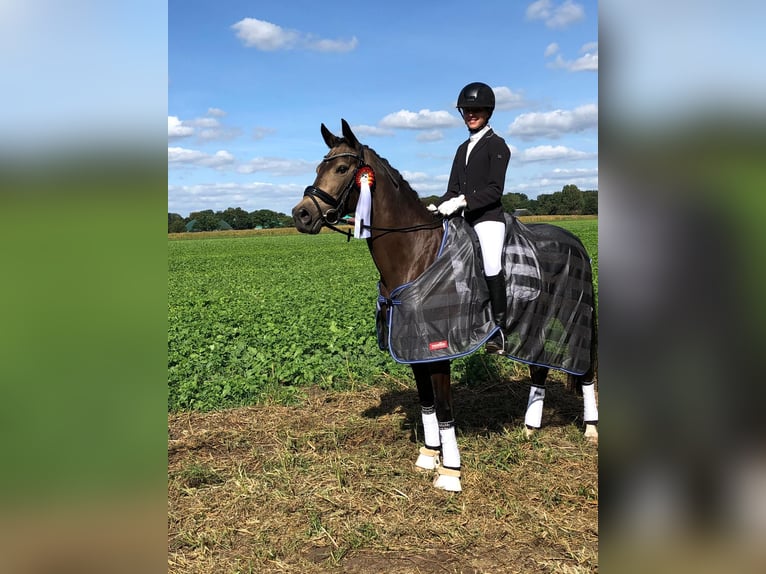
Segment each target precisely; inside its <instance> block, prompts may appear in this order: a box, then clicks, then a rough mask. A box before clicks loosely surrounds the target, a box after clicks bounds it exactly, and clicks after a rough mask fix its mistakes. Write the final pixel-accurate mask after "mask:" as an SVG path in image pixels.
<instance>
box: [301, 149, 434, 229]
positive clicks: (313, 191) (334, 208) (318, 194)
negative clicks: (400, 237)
mask: <svg viewBox="0 0 766 574" xmlns="http://www.w3.org/2000/svg"><path fill="white" fill-rule="evenodd" d="M339 157H353V158H354V159H356V160H357V162H358V163H357V167H356V170H355V171H354V173H353V174H352V176H351V179H350V180H349V182H348V185H346V187H345V188H344V189H343V191H342V192H341V194H340V196H339V197H338V198H337V199H336V198H334V197H333V196H332V195H330V194H329V193H327V192H326V191H324V190H322V189H320V188H318V187H316V186H314V185H309V186H307V187H306V189H305V190H304V191H303V196H304V197H308V198H310V199H311V201H313V202H314V206H315V207H316V208H317V211H318V212H319V213H320V214H321V216H322V222H323V224H324V225H325V227H328V228H330V229H332V230H333V231H337V232H338V233H340V234H342V235H345V236H346V241H347V242H348V241H351V237H353V235H354V234H353V233H351V232H350V231H343V230H342V229H339V228H338V227H336V226H337V224H338V223H339V221H340V214H341V213H343V212H345V211H346V200H348V197H349V195H350V194H351V190H352V189H354V182H355V180H356V172H357V171H359V168H361V167H362V166H364V165H365V163H364V148H362V150H361V154H360V155H357V154H355V153H351V152H344V153H338V154H335V155H328V156H326V157H325V158H324V159H322V163H326V162H328V161H330V160H333V159H336V158H339ZM385 171H386V173H388V177H389V179H390V180H391V181H392V182H393V183H394V185H395V186H396V187H398V184H397V183H396V181H394V178H393V177H392V176H391V173H390V172H389V171H388V170H385ZM317 198H318V199H321V200H322V201H324V202H325V203H326V204H327V205H329V206H330V209H328V210H327V211H325V212H322V210H321V208H320V207H319V202H318V201H317ZM444 219H445V217H443V216H442V217H440V218H439V219H438V220H437V221H434V222H433V223H421V224H419V225H411V226H408V227H375V226H373V225H365V224H364V222H362V227H363V228H364V229H369V230H370V231H382V232H385V233H409V232H412V231H420V230H422V229H436V228H437V227H440V226H441V225H442V222H443V221H444Z"/></svg>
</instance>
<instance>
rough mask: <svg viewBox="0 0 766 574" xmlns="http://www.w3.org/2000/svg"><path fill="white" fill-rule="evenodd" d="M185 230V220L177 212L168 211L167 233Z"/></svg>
mask: <svg viewBox="0 0 766 574" xmlns="http://www.w3.org/2000/svg"><path fill="white" fill-rule="evenodd" d="M184 231H186V221H185V220H184V218H183V217H181V216H180V215H179V214H178V213H168V233H182V232H184Z"/></svg>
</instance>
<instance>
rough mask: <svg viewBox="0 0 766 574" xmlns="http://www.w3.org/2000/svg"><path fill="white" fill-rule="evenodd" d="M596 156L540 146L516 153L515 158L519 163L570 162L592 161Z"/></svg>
mask: <svg viewBox="0 0 766 574" xmlns="http://www.w3.org/2000/svg"><path fill="white" fill-rule="evenodd" d="M597 156H598V154H595V153H589V152H584V151H578V150H576V149H572V148H570V147H565V146H560V145H557V146H552V145H541V146H536V147H531V148H527V149H525V150H524V151H522V152H520V153H517V154H516V156H515V158H516V159H517V160H519V161H521V162H533V161H570V160H579V159H594V158H596V157H597Z"/></svg>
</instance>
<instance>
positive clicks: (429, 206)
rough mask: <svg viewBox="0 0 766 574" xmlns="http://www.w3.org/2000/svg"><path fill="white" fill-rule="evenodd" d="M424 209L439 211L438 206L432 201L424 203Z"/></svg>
mask: <svg viewBox="0 0 766 574" xmlns="http://www.w3.org/2000/svg"><path fill="white" fill-rule="evenodd" d="M426 209H427V210H428V211H430V212H431V213H436V212H437V211H439V208H438V207H436V206H435V205H434V204H433V203H429V204H428V205H426Z"/></svg>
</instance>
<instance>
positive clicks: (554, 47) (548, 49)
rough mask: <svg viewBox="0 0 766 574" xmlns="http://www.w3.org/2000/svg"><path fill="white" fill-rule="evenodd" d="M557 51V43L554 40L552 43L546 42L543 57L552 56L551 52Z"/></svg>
mask: <svg viewBox="0 0 766 574" xmlns="http://www.w3.org/2000/svg"><path fill="white" fill-rule="evenodd" d="M558 51H559V45H558V44H557V43H556V42H553V43H552V44H548V46H547V47H546V48H545V57H546V58H547V57H548V56H553V54H555V53H557V52H558Z"/></svg>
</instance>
